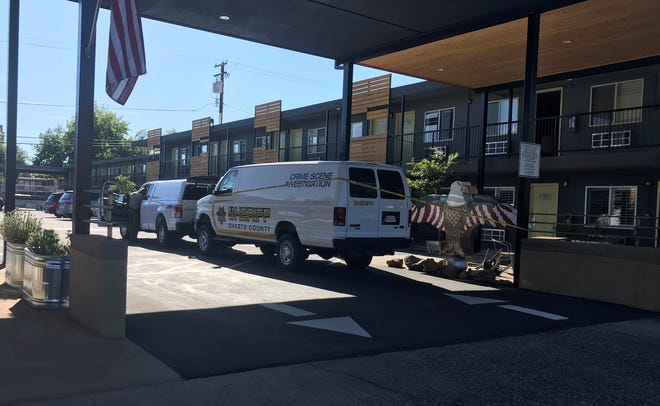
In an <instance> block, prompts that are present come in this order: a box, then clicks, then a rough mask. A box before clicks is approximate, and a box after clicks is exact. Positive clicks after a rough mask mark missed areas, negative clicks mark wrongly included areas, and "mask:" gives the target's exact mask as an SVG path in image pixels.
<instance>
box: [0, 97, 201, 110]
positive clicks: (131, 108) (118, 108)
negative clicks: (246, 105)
mask: <svg viewBox="0 0 660 406" xmlns="http://www.w3.org/2000/svg"><path fill="white" fill-rule="evenodd" d="M0 103H2V104H7V101H6V100H0ZM18 104H20V105H22V106H37V107H57V108H68V109H73V108H75V107H76V106H71V105H67V104H52V103H40V102H18ZM212 104H213V103H206V104H205V105H203V106H201V107H198V108H196V109H166V108H146V107H107V109H109V110H131V111H157V112H168V113H172V112H182V113H194V112H196V111H200V110H202V109H203V108H205V107H208V106H210V105H212Z"/></svg>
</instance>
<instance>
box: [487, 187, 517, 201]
mask: <svg viewBox="0 0 660 406" xmlns="http://www.w3.org/2000/svg"><path fill="white" fill-rule="evenodd" d="M484 193H485V194H487V195H493V196H495V197H497V198H499V199H500V200H501V201H503V202H505V203H509V204H510V205H515V204H516V188H515V187H512V186H501V187H500V186H497V187H485V188H484Z"/></svg>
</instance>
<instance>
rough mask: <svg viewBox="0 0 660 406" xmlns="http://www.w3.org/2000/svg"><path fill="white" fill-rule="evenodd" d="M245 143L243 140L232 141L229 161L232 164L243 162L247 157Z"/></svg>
mask: <svg viewBox="0 0 660 406" xmlns="http://www.w3.org/2000/svg"><path fill="white" fill-rule="evenodd" d="M246 145H247V143H246V141H245V140H239V141H234V143H233V144H232V147H231V159H232V161H234V162H239V161H245V159H246V157H247V155H246V151H247V147H246Z"/></svg>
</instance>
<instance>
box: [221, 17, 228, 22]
mask: <svg viewBox="0 0 660 406" xmlns="http://www.w3.org/2000/svg"><path fill="white" fill-rule="evenodd" d="M220 19H221V20H222V21H229V16H220Z"/></svg>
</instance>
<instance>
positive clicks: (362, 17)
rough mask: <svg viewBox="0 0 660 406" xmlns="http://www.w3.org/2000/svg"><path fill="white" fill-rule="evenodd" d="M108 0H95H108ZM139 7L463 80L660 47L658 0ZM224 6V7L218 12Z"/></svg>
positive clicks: (269, 40) (512, 75) (544, 70)
mask: <svg viewBox="0 0 660 406" xmlns="http://www.w3.org/2000/svg"><path fill="white" fill-rule="evenodd" d="M109 4H110V0H102V6H103V7H105V8H109ZM139 4H140V10H141V13H142V15H143V17H146V18H150V19H154V20H158V21H164V22H169V23H173V24H177V25H181V26H186V27H191V28H195V29H200V30H204V31H209V32H213V33H218V34H222V35H228V36H232V37H236V38H241V39H246V40H250V41H255V42H259V43H263V44H268V45H272V46H276V47H280V48H286V49H290V50H295V51H300V52H304V53H308V54H312V55H317V56H321V57H326V58H330V59H333V60H335V61H337V62H338V63H343V62H349V61H352V62H355V63H358V64H361V65H364V66H369V67H373V68H377V69H383V70H387V71H390V72H395V73H401V74H405V75H410V76H416V77H419V78H422V79H427V80H431V81H437V82H442V83H447V84H451V85H456V86H462V87H467V88H481V87H486V86H492V85H497V84H501V83H510V82H516V81H520V80H522V79H523V77H524V66H525V64H524V60H525V40H526V28H527V24H526V20H525V17H526V16H527V15H529V14H530V13H531V12H541V13H542V15H541V30H540V44H539V68H538V72H539V76H540V77H543V76H548V75H554V74H559V73H565V72H572V71H576V70H581V69H585V68H592V67H598V66H603V65H609V64H614V63H618V62H624V61H631V60H637V59H641V58H647V57H651V56H657V55H660V41H657V38H660V24H658V23H657V21H658V20H659V19H660V2H659V1H657V0H626V1H621V0H587V1H579V0H498V1H493V0H416V1H413V2H410V1H404V0H399V1H395V0H276V1H274V0H186V1H181V0H139ZM221 16H228V17H229V20H223V19H221V18H220V17H221Z"/></svg>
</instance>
